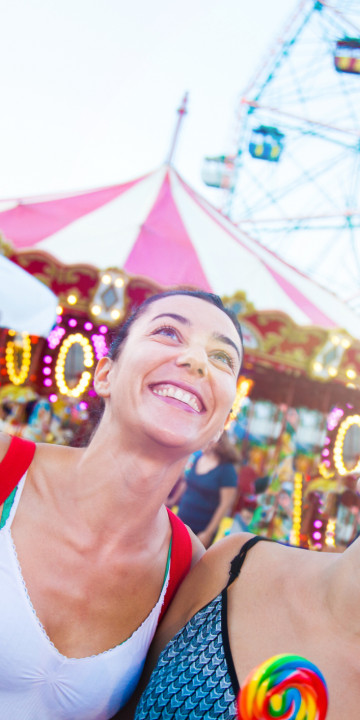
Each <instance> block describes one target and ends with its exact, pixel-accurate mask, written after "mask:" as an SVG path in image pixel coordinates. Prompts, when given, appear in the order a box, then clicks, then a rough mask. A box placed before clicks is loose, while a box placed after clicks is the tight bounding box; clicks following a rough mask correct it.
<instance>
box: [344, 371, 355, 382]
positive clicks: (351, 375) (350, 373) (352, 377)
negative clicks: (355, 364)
mask: <svg viewBox="0 0 360 720" xmlns="http://www.w3.org/2000/svg"><path fill="white" fill-rule="evenodd" d="M346 377H348V378H349V380H355V378H356V372H355V370H352V369H351V368H349V369H348V370H347V371H346Z"/></svg>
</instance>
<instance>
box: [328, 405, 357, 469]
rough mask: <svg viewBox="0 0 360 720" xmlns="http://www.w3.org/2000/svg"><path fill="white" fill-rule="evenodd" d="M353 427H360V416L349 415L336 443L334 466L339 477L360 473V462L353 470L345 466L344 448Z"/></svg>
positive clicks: (344, 421) (341, 427)
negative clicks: (346, 437)
mask: <svg viewBox="0 0 360 720" xmlns="http://www.w3.org/2000/svg"><path fill="white" fill-rule="evenodd" d="M352 425H357V426H358V427H360V415H348V417H347V418H345V420H343V421H342V423H341V425H340V426H339V430H338V433H337V436H336V440H335V443H334V454H333V457H334V465H335V467H336V469H337V471H338V473H339V475H348V474H349V473H358V472H360V460H359V461H358V462H357V463H356V465H355V467H353V468H351V469H349V468H347V467H346V465H345V464H344V457H343V447H344V440H345V435H346V433H347V431H348V430H349V428H350V427H351V426H352Z"/></svg>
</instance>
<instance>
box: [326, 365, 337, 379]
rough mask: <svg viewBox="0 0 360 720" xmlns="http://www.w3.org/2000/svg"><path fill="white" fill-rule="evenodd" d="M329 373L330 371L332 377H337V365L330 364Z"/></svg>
mask: <svg viewBox="0 0 360 720" xmlns="http://www.w3.org/2000/svg"><path fill="white" fill-rule="evenodd" d="M328 373H329V375H330V377H336V375H337V374H338V371H337V369H336V368H335V367H333V366H330V367H329V368H328Z"/></svg>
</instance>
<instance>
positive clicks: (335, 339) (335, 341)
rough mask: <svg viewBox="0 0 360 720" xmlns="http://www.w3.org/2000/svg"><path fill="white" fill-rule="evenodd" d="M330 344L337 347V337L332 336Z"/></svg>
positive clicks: (338, 341) (338, 340)
mask: <svg viewBox="0 0 360 720" xmlns="http://www.w3.org/2000/svg"><path fill="white" fill-rule="evenodd" d="M331 342H332V344H333V345H339V343H340V338H339V337H338V336H337V335H333V336H332V338H331Z"/></svg>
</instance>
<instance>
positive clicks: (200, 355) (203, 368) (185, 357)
mask: <svg viewBox="0 0 360 720" xmlns="http://www.w3.org/2000/svg"><path fill="white" fill-rule="evenodd" d="M176 364H177V365H179V366H182V367H187V368H188V371H189V372H191V373H194V374H197V375H200V377H204V376H205V375H207V372H208V358H207V354H206V352H205V350H204V348H201V347H196V346H191V347H187V348H184V349H183V351H182V352H181V353H180V354H179V355H178V357H177V360H176Z"/></svg>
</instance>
